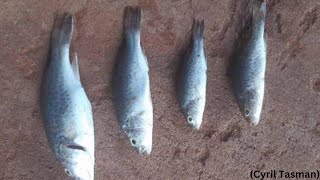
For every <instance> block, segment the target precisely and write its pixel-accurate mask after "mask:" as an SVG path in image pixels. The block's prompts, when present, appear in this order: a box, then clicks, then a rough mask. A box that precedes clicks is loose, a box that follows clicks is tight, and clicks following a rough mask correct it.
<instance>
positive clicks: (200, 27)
mask: <svg viewBox="0 0 320 180" xmlns="http://www.w3.org/2000/svg"><path fill="white" fill-rule="evenodd" d="M203 32H204V20H196V19H195V20H194V21H193V27H192V34H193V35H192V36H193V40H194V41H196V40H202V39H203Z"/></svg>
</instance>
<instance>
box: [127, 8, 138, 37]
mask: <svg viewBox="0 0 320 180" xmlns="http://www.w3.org/2000/svg"><path fill="white" fill-rule="evenodd" d="M140 26H141V8H140V7H139V6H136V7H135V6H127V7H126V8H125V9H124V31H125V33H134V32H139V31H140Z"/></svg>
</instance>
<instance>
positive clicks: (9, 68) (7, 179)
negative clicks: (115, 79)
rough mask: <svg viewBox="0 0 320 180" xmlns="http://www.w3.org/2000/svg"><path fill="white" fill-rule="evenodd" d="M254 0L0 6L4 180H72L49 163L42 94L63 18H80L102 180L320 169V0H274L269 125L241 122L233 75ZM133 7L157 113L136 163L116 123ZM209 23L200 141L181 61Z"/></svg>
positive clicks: (95, 0)
mask: <svg viewBox="0 0 320 180" xmlns="http://www.w3.org/2000/svg"><path fill="white" fill-rule="evenodd" d="M244 1H246V0H224V1H221V0H198V1H196V0H193V1H192V0H171V1H169V0H162V1H155V0H138V1H137V0H135V1H115V0H69V1H63V0H56V1H48V0H43V1H38V0H23V1H21V0H0V9H1V10H0V49H1V50H0V57H1V60H0V75H1V79H0V101H1V104H0V113H1V116H0V124H1V131H0V142H1V144H0V179H4V180H11V179H16V180H23V179H31V180H43V179H48V180H51V179H52V180H55V179H68V177H67V176H66V174H65V173H64V171H63V169H62V168H61V167H60V165H59V163H58V162H57V161H56V160H55V158H54V157H53V154H52V153H51V151H50V149H49V146H48V143H47V140H46V136H45V133H44V129H43V124H42V120H41V117H40V112H39V86H40V81H41V74H42V72H43V68H44V65H45V63H46V56H47V53H48V47H49V42H50V31H51V28H52V25H53V21H54V17H55V14H56V13H63V12H71V13H73V14H75V17H76V24H75V28H76V29H75V36H74V39H73V43H74V48H73V49H75V50H76V51H77V53H78V57H79V61H80V69H81V75H82V82H83V84H84V86H85V88H86V90H87V92H88V95H89V99H90V100H91V102H92V105H93V109H94V119H95V132H96V166H95V179H98V180H105V179H111V180H112V179H130V180H131V179H177V180H180V179H190V180H193V179H249V173H250V171H251V170H261V171H269V170H272V169H275V170H281V169H282V170H287V171H311V170H315V169H317V168H319V166H320V154H319V152H320V145H319V141H320V104H319V102H320V53H319V49H320V34H319V29H320V20H319V16H320V2H319V1H318V0H308V1H303V0H269V1H268V2H267V3H268V12H267V20H266V33H267V43H268V55H267V72H266V94H265V101H264V107H263V113H262V120H261V123H260V124H259V125H258V126H257V127H251V126H249V125H248V124H247V123H246V122H245V121H244V120H243V118H242V116H241V114H240V112H239V109H238V106H237V104H236V102H235V100H234V97H233V94H232V91H231V89H230V84H229V79H228V77H227V76H226V67H227V64H228V58H229V56H230V54H231V52H232V45H233V43H234V40H235V38H236V35H237V29H238V27H239V22H240V20H241V17H242V16H243V12H245V10H243V2H244ZM127 5H140V6H141V7H142V9H143V13H144V21H143V29H142V43H143V46H144V49H145V51H146V54H147V56H148V61H149V66H150V76H151V91H152V98H153V104H154V138H153V152H152V155H151V156H150V157H145V156H139V155H138V154H137V153H136V152H135V151H134V150H133V149H132V148H131V147H130V145H129V142H128V141H127V139H126V138H125V137H124V135H123V134H122V132H121V131H120V128H119V126H118V123H117V121H116V118H115V113H114V109H113V106H112V103H111V91H110V90H111V89H110V83H109V82H110V75H111V70H112V67H113V64H114V61H115V56H116V52H117V49H118V47H119V44H120V39H121V32H122V14H123V9H124V7H125V6H127ZM194 17H196V18H203V19H204V20H205V47H206V53H207V61H208V86H207V105H206V110H205V113H204V122H203V125H202V127H201V129H200V130H199V131H192V130H191V128H190V127H189V126H188V125H187V123H186V121H185V119H184V118H183V116H182V113H181V111H180V109H179V106H178V102H177V99H176V94H175V77H176V69H177V65H178V64H179V63H178V62H179V55H180V54H181V52H183V50H184V49H185V47H186V46H187V45H188V42H189V39H190V35H191V26H192V21H193V18H194Z"/></svg>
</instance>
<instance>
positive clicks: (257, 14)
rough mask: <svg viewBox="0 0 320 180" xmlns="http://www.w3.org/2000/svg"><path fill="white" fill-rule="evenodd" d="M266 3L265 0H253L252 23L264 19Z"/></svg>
mask: <svg viewBox="0 0 320 180" xmlns="http://www.w3.org/2000/svg"><path fill="white" fill-rule="evenodd" d="M266 12H267V5H266V2H265V0H254V2H253V4H252V20H253V23H254V24H255V22H261V21H264V20H265V17H266Z"/></svg>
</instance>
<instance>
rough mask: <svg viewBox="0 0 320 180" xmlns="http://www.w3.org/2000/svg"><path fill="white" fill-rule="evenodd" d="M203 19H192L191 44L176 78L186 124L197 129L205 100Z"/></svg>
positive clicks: (205, 67)
mask: <svg viewBox="0 0 320 180" xmlns="http://www.w3.org/2000/svg"><path fill="white" fill-rule="evenodd" d="M203 31H204V21H196V20H195V21H194V24H193V37H192V45H191V47H190V48H189V49H188V51H187V53H186V55H185V57H184V61H183V64H182V67H181V70H180V76H179V79H178V97H179V103H180V106H181V109H182V111H183V113H184V115H185V117H186V119H187V122H188V124H189V125H190V126H191V127H192V128H194V129H199V128H200V126H201V123H202V119H203V112H204V108H205V102H206V84H207V62H206V57H205V51H204V38H203Z"/></svg>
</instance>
